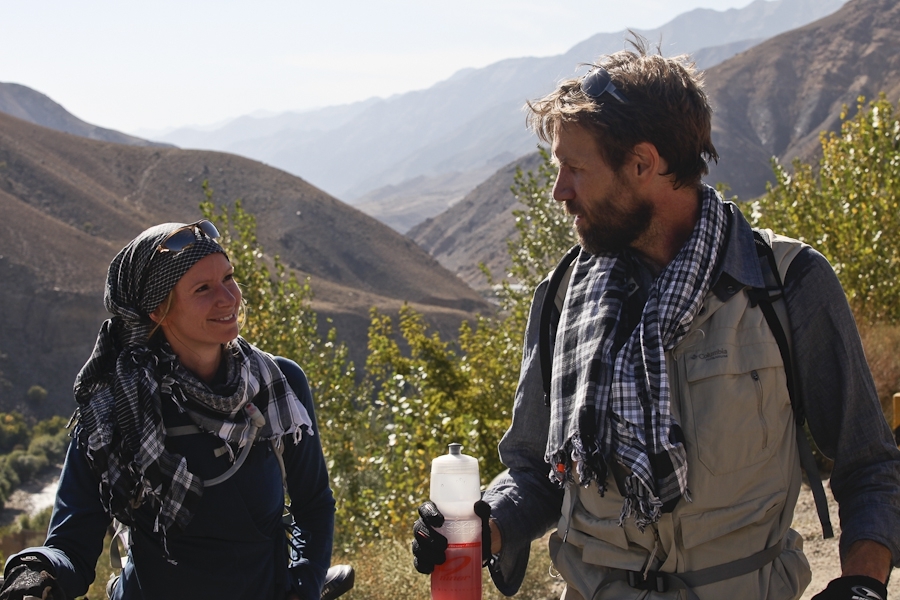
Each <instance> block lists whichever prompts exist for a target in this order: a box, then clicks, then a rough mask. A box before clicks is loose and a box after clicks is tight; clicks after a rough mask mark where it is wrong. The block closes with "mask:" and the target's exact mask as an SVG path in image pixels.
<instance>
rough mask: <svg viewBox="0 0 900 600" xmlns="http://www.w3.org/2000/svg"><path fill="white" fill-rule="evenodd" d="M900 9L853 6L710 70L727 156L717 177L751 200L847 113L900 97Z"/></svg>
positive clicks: (810, 153) (890, 4) (891, 4)
mask: <svg viewBox="0 0 900 600" xmlns="http://www.w3.org/2000/svg"><path fill="white" fill-rule="evenodd" d="M898 48H900V3H898V2H896V0H850V2H848V3H847V4H845V5H844V6H843V8H841V9H840V10H839V11H837V12H836V13H834V14H832V15H830V16H828V17H825V18H824V19H821V20H819V21H816V22H815V23H811V24H810V25H807V26H805V27H801V28H799V29H795V30H793V31H789V32H787V33H783V34H781V35H779V36H776V37H774V38H772V39H770V40H768V41H766V42H764V43H762V44H760V45H758V46H755V47H754V48H751V49H750V50H747V51H746V52H744V53H742V54H739V55H738V56H736V57H734V58H732V59H731V60H728V61H726V62H724V63H722V64H720V65H717V66H715V67H712V68H711V69H709V70H708V71H707V72H706V82H707V92H708V93H709V96H710V99H711V101H712V104H713V108H714V110H715V115H714V118H713V141H714V143H715V145H716V148H717V149H718V151H719V155H720V156H721V159H720V161H719V164H718V165H714V166H713V168H712V172H711V174H710V177H709V180H710V181H712V182H719V181H721V182H726V183H728V184H729V185H730V186H731V189H732V192H733V193H736V194H737V195H738V197H740V198H742V199H750V198H754V197H756V196H759V195H760V194H762V193H764V192H765V185H766V182H767V181H774V177H773V175H772V168H771V164H770V160H771V158H772V157H773V156H774V157H777V158H778V160H779V161H781V163H782V164H790V162H791V161H792V160H793V159H794V158H795V157H801V158H803V159H806V160H808V159H810V158H811V157H815V156H816V153H817V152H818V149H819V133H820V132H821V131H836V130H838V128H839V127H840V114H841V111H842V110H843V107H844V106H847V108H848V109H849V114H850V115H852V114H854V113H855V112H856V102H857V98H858V97H859V96H865V97H866V98H867V99H872V98H874V97H876V96H877V95H878V94H879V93H880V92H884V93H885V94H887V97H888V99H889V100H891V101H892V102H897V101H898V99H900V54H898V52H897V49H898Z"/></svg>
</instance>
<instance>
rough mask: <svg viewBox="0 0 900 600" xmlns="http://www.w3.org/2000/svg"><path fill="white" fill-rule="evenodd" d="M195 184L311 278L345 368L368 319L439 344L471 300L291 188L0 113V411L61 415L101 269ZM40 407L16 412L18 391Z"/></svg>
mask: <svg viewBox="0 0 900 600" xmlns="http://www.w3.org/2000/svg"><path fill="white" fill-rule="evenodd" d="M203 180H209V182H210V185H211V187H212V188H213V189H214V190H215V199H216V200H217V201H218V202H219V203H226V202H227V203H231V202H233V201H234V200H235V199H237V198H240V199H242V200H243V203H244V206H245V208H247V209H248V210H249V211H251V212H253V213H254V214H255V215H256V216H257V219H258V235H259V239H260V242H261V243H262V245H263V247H264V248H265V249H266V250H267V252H269V253H272V254H278V255H280V256H281V257H282V259H283V260H284V262H285V263H286V264H288V265H289V266H291V267H293V268H295V269H297V270H298V271H299V274H300V276H301V277H303V276H305V275H308V276H310V277H311V282H312V287H313V290H314V292H315V294H316V301H315V304H314V306H315V307H316V308H317V309H318V310H319V311H320V314H322V315H323V316H327V317H332V318H334V320H335V323H336V325H337V327H338V331H339V333H340V334H341V337H342V339H344V340H345V341H347V342H348V343H350V344H351V349H352V350H353V352H354V355H355V356H354V357H355V358H356V359H357V360H359V359H360V358H361V357H362V356H364V354H365V332H366V327H367V324H368V310H369V308H370V307H372V306H378V307H380V308H381V309H383V310H385V311H389V312H393V311H396V310H397V309H398V308H399V307H400V306H401V305H402V303H403V302H410V303H411V304H413V305H414V306H415V307H416V308H418V309H419V310H421V311H423V312H424V313H425V314H426V315H427V316H428V318H429V319H430V320H431V321H432V322H433V323H435V324H436V325H437V326H438V327H439V328H441V329H442V331H443V332H444V333H447V332H450V331H455V330H456V327H457V326H458V324H459V322H460V320H461V319H464V318H467V317H469V316H470V315H471V314H472V312H473V311H481V310H487V305H486V304H485V303H484V301H483V300H482V299H481V297H480V296H479V295H478V294H477V293H476V292H474V291H473V290H472V289H470V288H468V287H467V286H466V285H465V284H463V283H462V282H461V281H460V280H459V279H458V278H456V277H455V276H453V275H452V274H451V273H449V272H448V271H446V270H445V269H443V268H442V267H440V265H438V263H437V262H436V261H435V260H434V259H432V258H431V257H430V256H428V255H427V254H426V253H425V252H424V251H422V250H421V249H420V248H419V247H418V246H416V245H415V244H414V243H413V242H412V240H410V239H409V238H406V237H403V236H401V235H399V234H397V233H395V232H394V231H392V230H391V229H389V228H388V227H386V226H384V225H382V224H381V223H379V222H378V221H376V220H374V219H372V218H371V217H368V216H366V215H365V214H363V213H361V212H359V211H357V210H355V209H353V208H351V207H349V206H347V205H345V204H343V203H341V202H340V201H338V200H336V199H334V198H332V197H331V196H329V195H328V194H325V193H324V192H322V191H321V190H319V189H317V188H315V187H313V186H311V185H309V184H308V183H306V182H305V181H303V180H301V179H299V178H297V177H294V176H292V175H289V174H287V173H285V172H283V171H280V170H278V169H274V168H271V167H267V166H265V165H262V164H260V163H257V162H254V161H251V160H249V159H245V158H241V157H237V156H233V155H229V154H223V153H218V152H203V151H187V150H179V149H175V148H150V147H140V146H125V145H121V144H112V143H106V142H98V141H94V140H88V139H85V138H82V137H76V136H73V135H68V134H64V133H60V132H57V131H53V130H50V129H46V128H42V127H38V126H36V125H34V124H32V123H28V122H26V121H22V120H20V119H15V118H13V117H10V116H7V115H5V114H0V215H2V219H0V282H2V284H0V306H3V310H2V311H0V354H2V355H3V357H2V358H0V372H2V373H3V376H4V377H5V379H7V380H8V381H10V382H11V384H12V385H11V386H7V387H3V386H0V410H9V409H11V408H14V407H18V408H20V409H22V410H26V411H29V412H34V413H36V414H42V415H45V414H53V413H59V414H61V413H64V412H67V411H69V410H71V386H72V382H73V380H74V376H75V374H76V372H77V370H78V369H79V368H80V366H81V364H82V363H83V362H84V360H85V359H86V357H87V356H88V355H89V353H90V350H91V347H92V345H93V342H94V339H95V336H96V332H97V328H98V327H99V324H100V322H101V321H102V319H104V318H105V317H106V315H105V313H104V310H103V305H102V292H103V284H104V280H105V271H106V267H107V265H108V264H109V261H110V260H111V259H112V257H113V256H114V254H115V252H116V251H117V250H118V249H119V248H121V247H122V246H123V245H124V244H125V243H126V242H127V241H128V240H129V239H131V238H132V237H134V235H136V234H137V233H139V232H140V231H141V230H142V229H144V228H146V227H148V226H150V225H152V224H155V223H159V222H164V221H184V222H189V221H193V220H196V219H197V218H198V217H199V209H198V204H199V202H200V201H201V200H202V199H203V192H202V189H201V187H200V185H201V182H202V181H203ZM35 384H37V385H41V386H43V387H44V388H46V389H47V390H48V391H49V392H50V394H49V396H48V399H47V402H46V405H45V406H40V407H35V406H26V405H23V404H22V400H23V399H24V394H25V391H26V390H27V389H28V387H29V386H31V385H35Z"/></svg>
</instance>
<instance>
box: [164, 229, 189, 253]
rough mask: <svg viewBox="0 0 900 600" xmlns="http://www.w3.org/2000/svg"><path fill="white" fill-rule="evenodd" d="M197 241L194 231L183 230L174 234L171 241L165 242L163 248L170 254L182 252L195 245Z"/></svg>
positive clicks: (170, 238)
mask: <svg viewBox="0 0 900 600" xmlns="http://www.w3.org/2000/svg"><path fill="white" fill-rule="evenodd" d="M195 239H196V238H195V237H194V230H193V229H182V230H181V231H177V232H175V233H173V234H172V235H171V236H170V237H169V239H167V240H166V241H164V242H163V243H162V247H163V248H165V249H166V250H168V251H169V252H181V251H182V250H184V249H185V248H187V247H188V246H190V245H191V244H193V243H194V241H195Z"/></svg>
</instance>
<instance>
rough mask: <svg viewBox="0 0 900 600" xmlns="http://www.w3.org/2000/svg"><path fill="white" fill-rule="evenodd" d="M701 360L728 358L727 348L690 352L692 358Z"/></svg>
mask: <svg viewBox="0 0 900 600" xmlns="http://www.w3.org/2000/svg"><path fill="white" fill-rule="evenodd" d="M698 358H699V359H702V360H713V359H715V358H728V350H727V349H726V348H719V349H718V350H710V351H709V352H697V353H694V354H691V359H692V360H697V359H698Z"/></svg>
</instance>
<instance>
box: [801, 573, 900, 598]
mask: <svg viewBox="0 0 900 600" xmlns="http://www.w3.org/2000/svg"><path fill="white" fill-rule="evenodd" d="M812 600H887V586H886V585H885V584H883V583H881V582H880V581H878V580H877V579H872V578H871V577H866V576H865V575H850V576H848V577H838V578H837V579H833V580H832V581H831V583H829V584H828V587H827V588H825V589H824V590H822V591H821V592H819V593H818V594H816V595H815V596H813V597H812Z"/></svg>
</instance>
